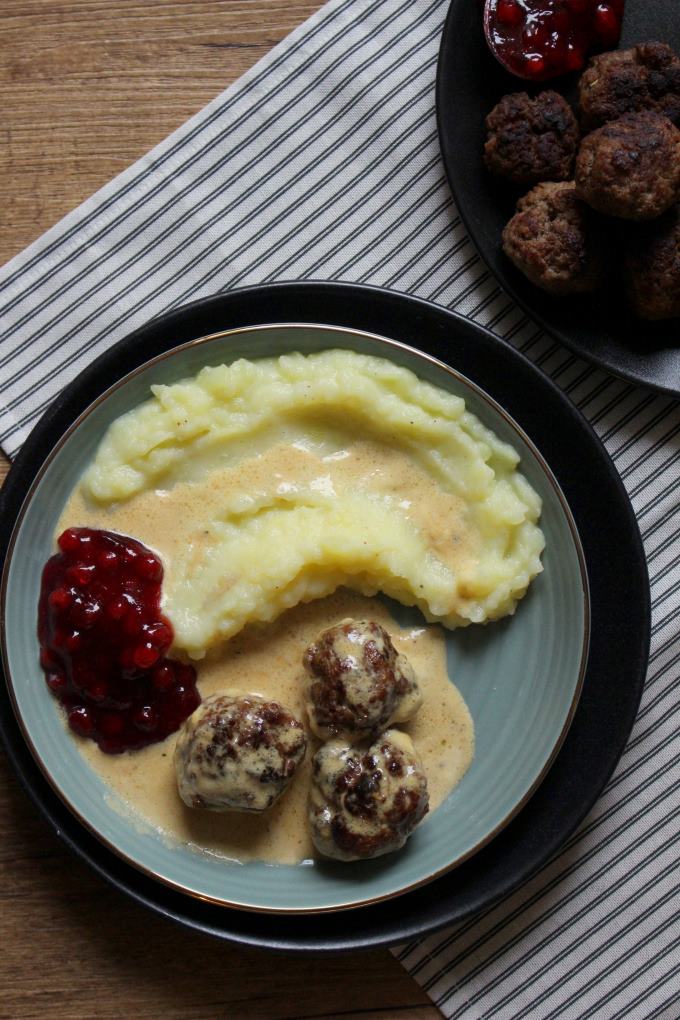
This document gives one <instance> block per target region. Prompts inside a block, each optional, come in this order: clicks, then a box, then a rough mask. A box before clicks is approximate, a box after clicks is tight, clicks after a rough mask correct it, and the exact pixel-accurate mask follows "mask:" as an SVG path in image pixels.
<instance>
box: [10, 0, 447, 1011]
mask: <svg viewBox="0 0 680 1020" xmlns="http://www.w3.org/2000/svg"><path fill="white" fill-rule="evenodd" d="M320 6H321V4H320V3H318V2H312V0H309V2H305V0H223V2H219V3H217V2H215V3H205V2H199V0H191V2H178V0H175V2H164V0H78V2H75V3H66V2H61V0H33V2H19V0H3V2H2V4H1V5H0V102H1V107H0V108H1V109H2V121H1V122H0V173H1V175H2V180H3V202H2V203H1V204H0V228H1V229H0V261H1V262H4V261H5V260H7V259H9V258H10V257H11V256H12V255H14V254H16V253H17V252H19V251H21V249H22V248H23V247H25V245H26V244H28V243H29V242H30V241H32V240H34V238H36V237H38V236H39V235H40V234H41V233H43V232H44V231H45V230H46V229H47V228H48V227H50V226H51V225H52V224H53V223H54V222H55V221H56V220H58V219H59V218H60V217H61V216H63V215H65V214H66V213H67V212H69V211H70V210H71V209H72V208H73V207H74V206H76V205H78V204H79V203H80V202H82V201H83V200H84V199H86V198H87V197H88V196H89V195H90V194H91V193H92V192H93V191H95V190H96V189H97V188H99V187H101V186H102V185H103V184H105V183H106V182H107V181H109V180H110V179H111V178H112V177H113V176H115V175H116V174H117V173H119V172H120V171H122V170H124V169H125V168H126V167H127V166H128V165H129V164H130V163H131V162H133V161H134V160H135V159H137V158H138V157H139V156H141V155H143V154H144V153H145V152H146V151H148V149H150V148H151V147H152V146H153V145H155V144H156V143H157V142H159V141H161V140H162V139H163V138H164V137H165V136H166V135H167V134H169V133H170V132H171V131H173V130H174V129H175V128H176V127H178V126H179V125H180V124H181V123H182V122H183V121H185V120H186V119H187V118H188V117H190V116H191V115H192V114H194V113H196V112H197V111H198V110H200V109H201V107H202V106H204V105H205V103H207V102H208V101H209V100H211V99H212V98H213V97H214V96H215V95H216V94H217V93H218V92H220V91H221V90H222V89H223V88H225V87H226V86H227V85H228V84H229V83H230V82H231V81H233V80H234V79H235V78H237V77H238V76H239V75H241V74H242V73H243V72H244V71H246V70H247V69H248V68H249V67H250V66H252V64H254V63H255V62H256V61H257V60H258V59H259V58H260V57H261V56H264V55H265V54H266V53H267V52H268V51H269V50H270V49H271V48H272V46H274V45H275V44H276V43H277V42H279V41H280V40H281V39H282V38H283V37H284V36H286V35H287V34H288V33H289V32H290V31H291V30H292V29H293V28H295V27H296V26H297V25H298V24H299V23H300V22H302V21H303V20H304V19H305V18H307V17H309V16H310V15H311V14H313V13H314V12H315V11H316V10H317V9H318V8H319V7H320ZM6 471H7V462H6V460H5V459H4V458H0V484H1V483H2V479H3V478H4V476H5V474H6ZM357 923H360V915H357ZM0 946H2V953H0V989H2V996H1V997H0V1018H6V1020H10V1018H11V1020H27V1018H36V1020H37V1018H40V1020H45V1018H49V1020H61V1018H69V1020H70V1018H81V1017H82V1018H90V1017H97V1018H104V1020H108V1018H111V1020H114V1018H115V1020H119V1018H121V1017H128V1016H129V1017H137V1018H145V1020H149V1018H154V1020H155V1018H161V1017H163V1018H164V1020H185V1018H198V1017H200V1018H202V1020H210V1018H218V1017H219V1018H223V1017H228V1018H230V1020H240V1018H253V1020H289V1018H291V1020H292V1018H296V1020H302V1018H305V1017H310V1018H311V1017H314V1018H315V1020H331V1018H334V1017H337V1018H339V1017H342V1018H343V1020H351V1018H359V1017H361V1018H362V1020H371V1018H374V1020H378V1018H383V1020H384V1018H385V1017H389V1018H390V1020H436V1018H437V1017H439V1016H440V1014H439V1012H438V1011H437V1010H436V1009H434V1007H432V1005H431V1003H430V1002H429V1000H428V999H427V996H425V995H424V993H423V992H422V991H421V990H420V989H419V988H418V986H417V985H416V984H415V982H413V981H412V980H411V978H409V977H408V975H407V974H406V973H405V972H404V970H403V969H402V968H401V967H400V965H399V964H398V963H397V962H396V961H395V960H394V959H393V958H392V957H391V956H390V954H389V953H387V952H386V951H380V952H374V953H362V954H359V955H352V956H341V957H333V958H328V957H314V958H297V957H290V956H283V957H280V956H278V957H275V958H274V957H270V956H268V955H266V954H263V953H257V952H247V951H244V950H241V949H236V948H234V947H230V946H228V945H224V944H222V943H218V942H216V941H213V940H210V939H207V938H205V937H203V936H199V935H195V934H193V933H191V932H187V931H184V930H182V929H180V928H178V927H176V926H174V925H171V924H170V923H169V922H166V921H164V920H162V919H160V918H157V917H155V916H152V915H150V914H149V913H147V912H146V911H144V910H142V909H141V908H140V907H138V906H137V905H136V904H134V903H132V902H129V901H128V900H127V899H126V898H125V897H123V896H121V895H120V894H118V893H117V892H116V891H115V890H112V889H110V888H109V887H108V886H107V885H106V884H105V883H104V882H103V881H102V880H101V879H99V878H98V877H97V876H96V875H94V874H93V873H91V872H90V871H89V869H87V868H86V867H85V866H84V865H83V864H81V863H80V862H79V861H77V860H75V859H74V858H73V857H71V856H70V854H68V853H67V852H66V851H65V850H64V848H63V847H62V845H61V843H60V842H59V840H58V839H57V838H56V836H55V835H54V834H53V833H52V832H51V830H50V829H49V828H48V826H47V825H46V823H45V822H44V821H43V820H42V818H41V817H40V816H39V815H38V814H37V813H36V810H35V809H34V808H33V806H32V804H31V803H30V802H29V800H28V799H27V797H26V795H25V794H24V792H23V791H22V790H21V788H20V786H19V783H18V781H17V779H16V777H15V776H14V775H13V774H12V772H11V771H10V769H9V766H8V764H7V762H6V760H5V759H4V757H3V756H2V755H0Z"/></svg>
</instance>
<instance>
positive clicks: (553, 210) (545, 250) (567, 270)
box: [503, 182, 603, 294]
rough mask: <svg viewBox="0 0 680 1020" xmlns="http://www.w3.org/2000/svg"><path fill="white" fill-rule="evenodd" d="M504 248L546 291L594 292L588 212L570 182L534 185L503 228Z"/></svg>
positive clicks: (598, 265) (598, 269) (595, 262)
mask: <svg viewBox="0 0 680 1020" xmlns="http://www.w3.org/2000/svg"><path fill="white" fill-rule="evenodd" d="M503 251H504V252H505V254H506V255H507V256H508V258H510V259H512V261H513V262H514V263H515V265H516V266H517V268H518V269H519V270H520V272H522V273H524V275H525V276H526V277H527V278H528V279H529V280H531V282H532V283H534V284H536V286H537V287H541V289H542V290H546V291H548V293H549V294H575V293H579V292H583V291H592V290H595V288H596V287H597V286H598V284H599V283H600V280H601V277H602V274H603V258H602V249H601V242H600V239H599V236H598V232H597V230H596V229H595V228H594V225H593V222H592V213H591V212H590V210H589V209H588V207H587V206H586V205H584V204H583V202H580V201H579V200H578V198H577V197H576V189H575V188H574V185H573V183H571V182H560V183H554V184H538V185H537V186H536V187H535V188H533V189H532V190H531V191H530V192H529V194H528V195H525V196H524V198H521V199H520V200H519V202H518V203H517V212H516V213H515V215H514V216H513V217H512V219H511V220H510V222H509V223H508V224H507V226H506V227H505V230H504V231H503Z"/></svg>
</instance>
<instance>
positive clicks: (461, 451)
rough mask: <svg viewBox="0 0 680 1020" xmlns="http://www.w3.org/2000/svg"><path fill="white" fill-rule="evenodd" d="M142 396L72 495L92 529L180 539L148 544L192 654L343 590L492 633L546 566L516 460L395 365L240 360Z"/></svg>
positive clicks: (320, 359)
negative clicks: (160, 563) (94, 521)
mask: <svg viewBox="0 0 680 1020" xmlns="http://www.w3.org/2000/svg"><path fill="white" fill-rule="evenodd" d="M152 392H153V398H152V399H151V400H149V401H147V402H146V403H144V404H142V405H141V406H140V407H138V408H136V409H135V410H133V411H131V412H130V413H129V414H126V415H124V416H122V417H121V418H119V419H118V420H117V421H116V422H114V423H113V425H112V426H111V427H110V429H109V430H108V432H107V434H106V435H105V437H104V439H103V441H102V443H101V445H100V447H99V450H98V452H97V455H96V458H95V460H94V463H93V464H92V466H91V468H90V469H89V470H88V471H87V473H86V474H85V476H84V478H83V482H82V491H83V495H84V497H85V500H86V502H87V503H89V505H90V506H93V507H94V508H95V509H99V510H100V511H101V513H100V514H99V518H98V519H99V521H100V526H107V525H108V526H109V527H114V528H115V527H116V526H118V529H119V530H121V531H123V530H125V526H124V525H125V519H126V516H127V518H128V523H129V520H130V518H131V517H132V518H134V517H135V514H136V516H137V520H138V522H141V523H140V524H139V526H138V527H136V529H135V530H134V531H132V529H130V533H133V534H135V535H136V537H140V538H141V539H142V540H146V541H148V536H149V534H150V533H151V534H152V533H153V531H154V526H155V530H156V533H157V534H158V533H160V532H161V531H163V532H165V531H167V529H168V528H170V529H171V530H172V529H174V530H175V532H176V535H175V541H174V544H172V546H171V547H170V546H168V548H166V549H163V548H162V543H161V544H159V543H158V542H154V540H153V537H152V538H151V541H149V544H151V545H152V546H155V547H156V548H158V550H159V552H160V553H161V555H163V556H164V561H165V562H166V577H165V582H164V608H165V611H166V612H167V613H168V615H169V616H170V618H171V620H172V622H173V625H174V627H175V642H176V645H177V646H178V647H179V648H182V649H184V650H186V651H187V652H188V653H189V654H190V655H192V656H194V657H197V658H199V657H201V656H202V655H204V654H205V652H206V650H207V649H208V648H210V647H211V646H213V645H215V644H218V643H220V642H221V641H223V640H224V639H226V638H228V637H230V636H231V635H233V634H236V633H237V632H238V631H240V630H241V629H242V628H243V627H244V626H245V625H246V624H247V623H249V622H253V621H269V620H273V619H274V618H275V617H277V616H278V615H279V614H280V613H281V612H283V611H284V610H285V609H287V608H289V607H291V606H294V605H296V604H297V603H299V602H306V601H310V600H312V599H315V598H318V597H320V596H323V595H327V594H329V593H330V592H332V591H334V590H335V589H336V588H337V587H338V586H340V585H345V586H348V587H351V588H353V589H355V590H357V591H360V592H362V593H363V594H375V593H376V592H377V591H382V592H385V593H386V594H388V595H390V596H392V597H393V598H396V599H398V600H399V601H400V602H402V603H404V604H406V605H417V606H418V607H420V609H421V610H422V611H423V613H424V614H425V616H426V618H427V619H429V620H433V621H441V622H442V623H444V624H445V625H446V626H449V627H455V626H460V625H465V624H468V623H471V622H476V623H481V622H485V621H487V620H492V619H497V618H498V617H501V616H504V615H507V614H509V613H512V612H514V609H515V605H516V603H517V601H518V599H520V598H521V597H522V595H523V594H524V593H525V592H526V589H527V587H528V585H529V583H530V582H531V580H532V579H533V578H534V577H535V576H536V574H538V573H539V571H540V570H541V564H540V554H541V552H542V550H543V546H544V541H543V535H542V533H541V531H540V529H539V528H538V526H537V521H538V518H539V515H540V510H541V503H540V498H539V497H538V495H537V494H536V493H535V492H534V490H533V489H532V488H531V487H530V485H529V484H528V482H527V481H526V479H525V478H524V477H523V476H522V475H521V474H520V473H519V472H518V471H517V464H518V461H519V458H518V456H517V454H516V453H515V451H514V450H513V449H512V447H510V446H508V445H507V444H506V443H503V442H501V441H500V440H499V439H498V438H497V437H496V436H495V435H494V434H493V433H492V432H491V431H490V430H489V429H487V428H485V426H484V425H482V423H481V422H480V421H479V420H478V419H477V418H475V417H474V416H473V415H471V414H470V413H469V412H467V411H466V410H465V404H464V401H463V400H462V399H461V398H459V397H455V396H452V395H450V394H448V393H446V392H444V391H443V390H440V389H438V388H437V387H434V386H431V385H429V384H427V383H424V382H422V381H421V380H419V379H418V378H417V377H416V376H415V375H414V374H413V373H412V372H410V371H408V370H406V369H403V368H400V367H398V366H396V365H394V364H392V363H391V362H389V361H385V360H383V359H380V358H374V357H369V356H365V355H360V354H356V353H353V352H350V351H340V350H332V351H324V352H322V353H319V354H313V355H310V356H306V357H305V356H303V355H300V354H291V355H285V356H283V357H281V358H278V359H264V360H261V361H253V362H250V361H244V360H241V361H238V362H236V363H234V364H233V365H230V366H225V365H221V366H218V367H215V368H205V369H203V370H202V371H201V372H200V373H199V374H198V375H197V376H196V377H195V378H193V379H188V380H185V381H183V382H180V383H177V384H175V385H172V386H154V387H152ZM107 513H108V517H107ZM144 521H146V522H147V526H146V527H145V526H144ZM173 521H175V524H173ZM144 532H146V538H145V535H144V534H143V533H144Z"/></svg>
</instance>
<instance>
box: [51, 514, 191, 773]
mask: <svg viewBox="0 0 680 1020" xmlns="http://www.w3.org/2000/svg"><path fill="white" fill-rule="evenodd" d="M59 550H60V551H59V552H58V553H57V554H56V555H55V556H52V558H51V559H49V560H48V561H47V563H46V564H45V568H44V570H43V575H42V587H41V591H40V604H39V607H38V639H39V641H40V665H41V666H42V668H43V670H44V672H45V679H46V682H47V686H48V687H49V689H50V690H51V691H52V693H53V694H54V695H55V696H56V697H57V698H58V699H59V700H60V701H61V703H62V705H63V706H64V709H65V711H66V716H67V719H68V722H69V725H70V727H71V729H72V730H73V731H74V733H78V734H79V735H80V736H81V737H90V738H91V739H92V740H96V741H97V743H98V744H99V746H100V747H101V749H102V751H106V752H107V754H120V753H121V752H122V751H129V750H135V749H138V748H140V747H145V746H146V745H147V744H152V743H155V742H156V741H158V740H164V739H165V737H167V736H168V734H170V733H174V731H175V730H177V729H178V728H179V727H180V726H181V725H182V723H183V722H184V720H185V719H186V718H187V716H189V715H191V713H192V712H193V711H194V709H195V708H197V707H198V705H199V704H200V701H201V698H200V695H199V693H198V691H197V689H196V672H195V670H194V669H193V667H192V666H186V665H184V664H183V663H181V662H178V661H176V660H173V659H169V658H168V657H167V656H166V654H165V653H166V652H167V650H168V648H169V647H170V645H171V644H172V639H173V630H172V624H171V623H170V621H169V620H168V619H167V618H166V617H164V616H163V615H162V614H161V611H160V598H161V581H162V579H163V565H162V563H161V561H160V560H159V559H158V557H157V556H156V555H155V554H154V553H152V552H151V550H150V549H147V548H146V546H144V545H142V544H141V542H137V541H135V539H132V538H127V537H125V536H123V535H115V534H113V533H112V532H110V531H96V530H93V529H91V528H68V529H67V530H66V531H64V532H63V533H62V534H61V535H60V536H59Z"/></svg>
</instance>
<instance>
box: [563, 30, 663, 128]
mask: <svg viewBox="0 0 680 1020" xmlns="http://www.w3.org/2000/svg"><path fill="white" fill-rule="evenodd" d="M579 106H580V109H581V123H582V125H583V129H584V131H592V130H593V128H596V127H600V126H601V125H602V124H606V123H607V121H610V120H616V119H617V118H618V117H621V116H623V114H624V113H638V112H640V111H641V110H650V111H651V112H652V113H659V114H661V115H662V116H664V117H669V118H670V120H672V121H675V123H676V124H680V60H679V59H678V58H677V57H676V55H675V53H674V52H673V50H672V49H671V48H670V46H666V44H665V43H659V42H648V43H641V44H640V45H639V46H634V47H633V48H632V49H630V50H615V51H614V52H612V53H600V54H599V55H598V56H597V57H593V59H592V60H591V61H590V63H589V65H588V67H587V68H586V70H585V71H584V72H583V74H582V75H581V80H580V81H579Z"/></svg>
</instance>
